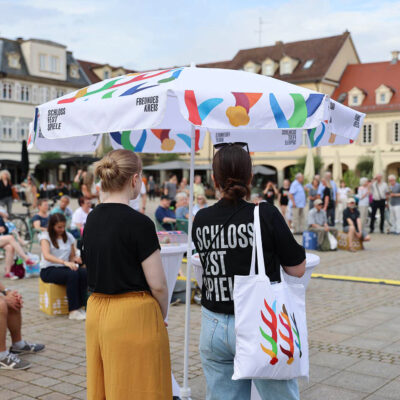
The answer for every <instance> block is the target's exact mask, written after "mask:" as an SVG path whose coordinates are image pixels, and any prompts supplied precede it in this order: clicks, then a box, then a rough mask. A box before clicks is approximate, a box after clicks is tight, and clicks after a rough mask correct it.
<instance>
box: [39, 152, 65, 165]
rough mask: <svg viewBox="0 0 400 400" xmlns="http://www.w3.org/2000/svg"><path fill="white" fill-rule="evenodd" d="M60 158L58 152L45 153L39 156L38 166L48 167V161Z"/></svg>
mask: <svg viewBox="0 0 400 400" xmlns="http://www.w3.org/2000/svg"><path fill="white" fill-rule="evenodd" d="M58 158H61V154H60V153H59V152H58V151H46V152H45V153H42V154H41V155H40V159H39V164H40V165H41V166H43V167H45V166H46V165H48V161H50V160H56V159H58Z"/></svg>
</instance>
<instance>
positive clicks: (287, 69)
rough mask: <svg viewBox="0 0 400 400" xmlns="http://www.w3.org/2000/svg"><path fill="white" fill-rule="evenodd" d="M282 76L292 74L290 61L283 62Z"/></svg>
mask: <svg viewBox="0 0 400 400" xmlns="http://www.w3.org/2000/svg"><path fill="white" fill-rule="evenodd" d="M280 72H281V75H285V74H290V73H291V72H292V68H291V62H290V61H283V62H281V70H280Z"/></svg>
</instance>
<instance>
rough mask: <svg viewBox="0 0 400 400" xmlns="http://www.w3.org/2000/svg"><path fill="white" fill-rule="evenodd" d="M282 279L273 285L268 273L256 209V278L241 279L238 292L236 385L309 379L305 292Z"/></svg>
mask: <svg viewBox="0 0 400 400" xmlns="http://www.w3.org/2000/svg"><path fill="white" fill-rule="evenodd" d="M256 255H257V264H258V273H257V274H256V272H255V263H256ZM282 275H283V274H282V273H281V282H280V283H274V284H271V282H270V280H269V278H268V275H266V273H265V263H264V255H263V250H262V238H261V226H260V214H259V207H255V209H254V232H253V252H252V259H251V268H250V274H249V275H248V276H235V284H234V290H233V301H234V305H235V332H236V354H235V359H234V373H233V376H232V379H233V380H237V379H278V380H285V379H293V378H297V377H300V376H303V377H308V374H309V360H308V341H307V340H308V339H307V323H306V311H305V288H304V285H302V284H297V283H295V284H292V283H288V282H285V281H284V277H283V276H282Z"/></svg>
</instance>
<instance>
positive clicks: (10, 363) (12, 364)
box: [0, 353, 31, 369]
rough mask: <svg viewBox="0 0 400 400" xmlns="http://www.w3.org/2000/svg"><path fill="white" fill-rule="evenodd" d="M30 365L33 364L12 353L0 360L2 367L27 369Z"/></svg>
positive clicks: (0, 367) (0, 366)
mask: <svg viewBox="0 0 400 400" xmlns="http://www.w3.org/2000/svg"><path fill="white" fill-rule="evenodd" d="M30 366H31V364H30V363H29V362H28V361H23V360H21V359H20V358H18V357H17V356H16V355H15V354H12V353H9V354H8V356H7V357H6V358H3V359H2V360H0V369H27V368H30Z"/></svg>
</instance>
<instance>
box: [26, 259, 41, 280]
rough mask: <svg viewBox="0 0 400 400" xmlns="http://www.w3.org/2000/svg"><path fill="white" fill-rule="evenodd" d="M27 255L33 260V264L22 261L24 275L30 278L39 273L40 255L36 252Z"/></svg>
mask: <svg viewBox="0 0 400 400" xmlns="http://www.w3.org/2000/svg"><path fill="white" fill-rule="evenodd" d="M28 257H29V258H30V259H31V260H32V261H34V262H35V264H33V265H27V264H26V263H24V267H25V271H26V277H27V278H31V277H34V276H39V275H40V257H39V256H38V255H37V254H32V253H28Z"/></svg>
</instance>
